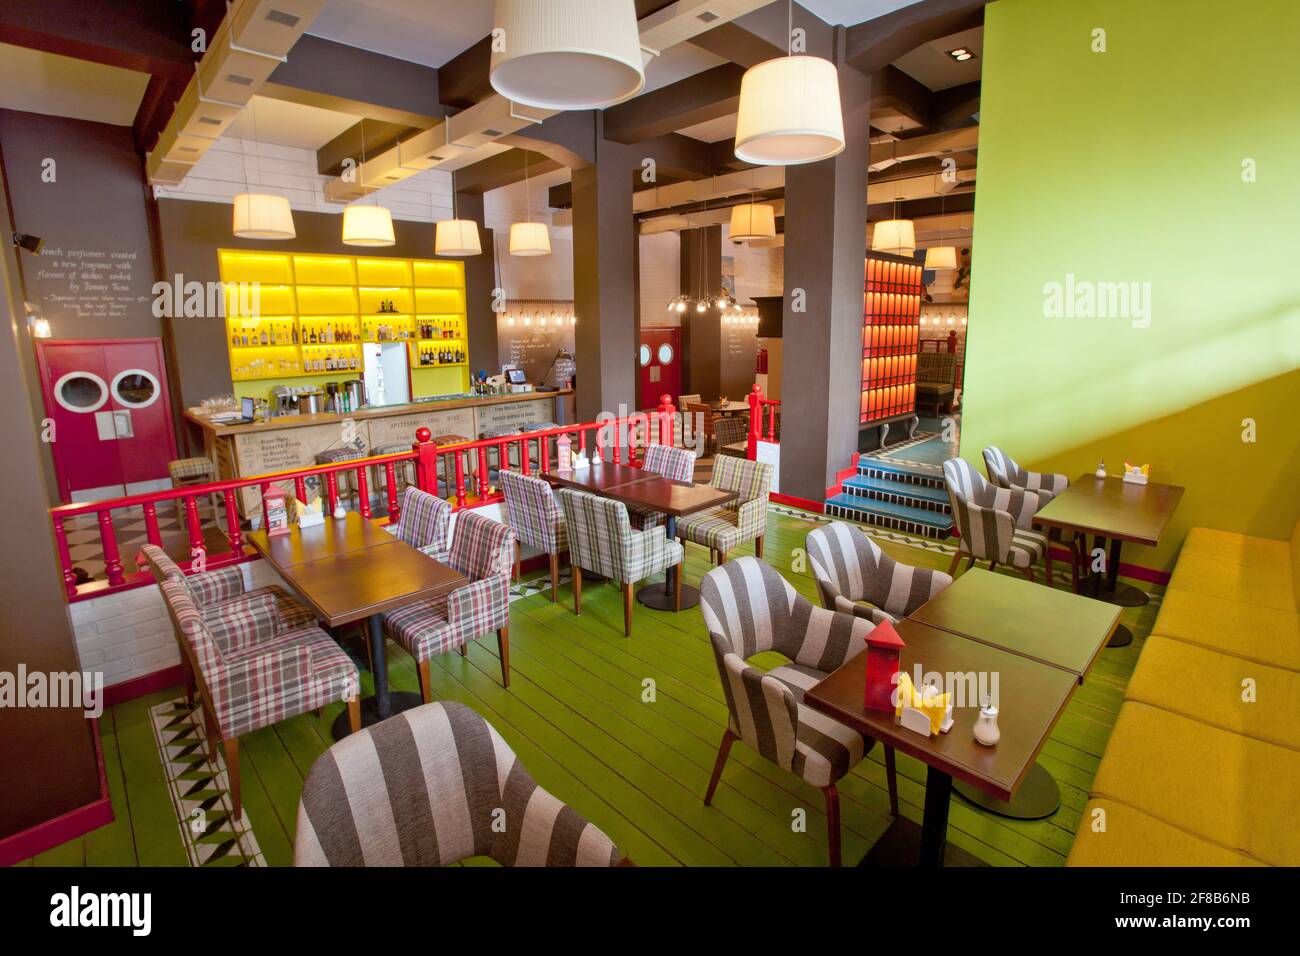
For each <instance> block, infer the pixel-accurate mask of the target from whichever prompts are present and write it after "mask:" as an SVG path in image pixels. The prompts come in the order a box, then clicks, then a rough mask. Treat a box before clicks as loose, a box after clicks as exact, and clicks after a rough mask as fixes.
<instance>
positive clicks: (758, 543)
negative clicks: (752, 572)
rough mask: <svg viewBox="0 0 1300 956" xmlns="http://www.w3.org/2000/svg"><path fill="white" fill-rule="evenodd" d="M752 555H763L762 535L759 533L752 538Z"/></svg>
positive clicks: (757, 556) (759, 556) (758, 556)
mask: <svg viewBox="0 0 1300 956" xmlns="http://www.w3.org/2000/svg"><path fill="white" fill-rule="evenodd" d="M754 557H756V558H761V557H763V535H761V534H760V535H759V536H758V537H757V538H755V539H754Z"/></svg>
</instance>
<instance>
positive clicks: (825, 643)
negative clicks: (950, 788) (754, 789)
mask: <svg viewBox="0 0 1300 956" xmlns="http://www.w3.org/2000/svg"><path fill="white" fill-rule="evenodd" d="M700 604H701V609H702V610H703V612H704V623H705V626H706V627H707V628H708V631H709V640H710V642H711V643H712V644H713V656H714V658H715V660H716V662H717V665H718V675H719V677H720V678H721V679H722V691H723V694H724V695H725V696H726V699H727V710H728V711H730V715H731V716H730V719H729V720H728V723H727V730H726V732H725V733H724V734H723V735H722V744H721V746H719V748H718V759H717V762H716V763H715V764H714V767H713V776H712V777H711V778H710V780H709V789H708V791H707V792H706V793H705V795H704V803H705V804H706V805H707V804H709V803H710V802H712V800H713V793H714V791H715V790H716V789H717V786H718V781H719V780H720V779H721V778H722V770H723V767H724V766H725V765H726V762H727V755H728V754H729V753H730V752H731V745H732V743H733V742H735V741H736V740H741V741H744V742H745V743H746V744H748V745H749V746H750V747H752V748H753V749H754V750H756V751H758V753H759V754H761V755H762V756H764V757H766V758H767V759H768V760H770V761H772V762H773V763H775V764H776V765H777V766H779V767H781V768H783V769H785V770H789V771H790V772H791V773H794V774H796V775H797V776H798V777H800V778H801V779H802V780H804V781H805V782H806V783H810V784H812V785H813V786H815V787H820V788H821V790H822V793H823V795H824V796H825V798H826V831H827V839H828V842H829V845H830V863H831V866H839V865H840V802H839V800H840V798H839V791H837V790H836V789H835V782H836V781H837V780H839V779H840V778H842V777H843V776H844V775H845V774H847V773H848V772H849V771H850V770H852V769H853V768H854V767H856V766H857V765H858V764H859V763H861V762H862V759H863V757H865V756H866V755H867V751H869V750H870V749H871V745H872V744H874V743H875V741H874V740H872V739H871V738H868V737H863V736H862V735H861V734H859V733H858V732H857V731H856V730H854V729H853V728H851V727H847V726H845V725H844V724H841V723H840V722H839V721H837V720H834V719H832V718H831V717H828V716H826V715H825V714H823V713H821V712H820V711H816V710H813V709H812V708H811V707H805V706H804V703H803V695H804V692H805V691H806V690H808V688H810V687H813V686H814V685H816V684H817V683H819V682H820V681H821V680H822V678H824V677H825V676H826V675H827V674H829V673H830V672H831V671H833V670H835V669H836V668H837V667H839V666H840V665H841V664H843V663H844V662H845V661H846V660H848V659H849V658H850V657H853V656H854V655H856V654H858V653H860V652H862V651H864V650H866V646H867V645H866V641H865V640H864V638H865V637H866V636H867V635H868V634H870V633H871V631H872V630H873V629H874V628H875V625H874V624H872V623H871V622H869V621H866V620H863V619H862V618H860V617H855V616H853V615H850V614H838V613H836V612H834V611H828V610H826V609H824V608H819V607H814V606H813V605H812V604H810V603H809V602H808V601H807V600H806V599H805V598H803V597H802V596H800V595H799V594H798V593H797V592H796V591H795V589H794V588H793V587H791V586H790V584H789V583H788V582H787V581H785V580H784V579H783V578H782V577H781V575H779V574H778V573H777V572H776V570H775V569H773V568H772V567H770V566H769V565H767V564H765V563H763V562H762V561H760V560H758V559H757V558H750V557H744V558H737V559H736V560H734V561H730V562H728V563H727V564H724V565H722V566H721V567H717V568H714V569H713V570H712V571H710V572H709V573H708V574H706V575H705V576H704V580H703V581H702V582H701V585H700ZM763 651H777V652H778V653H780V654H784V655H785V656H786V657H788V658H789V659H790V661H791V663H789V664H785V665H782V666H780V667H776V668H773V669H772V670H770V671H767V672H766V673H764V672H763V671H761V670H759V669H758V668H757V667H754V666H753V665H751V664H749V663H747V661H748V659H749V658H751V657H753V656H754V655H755V654H758V653H761V652H763ZM885 773H886V778H887V780H888V784H889V809H890V812H891V813H892V814H893V815H894V816H897V815H898V787H897V784H896V782H895V773H894V751H893V748H891V747H886V748H885Z"/></svg>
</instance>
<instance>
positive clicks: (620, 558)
mask: <svg viewBox="0 0 1300 956" xmlns="http://www.w3.org/2000/svg"><path fill="white" fill-rule="evenodd" d="M556 497H557V498H559V500H560V508H561V509H563V511H564V522H565V524H566V525H568V529H569V564H570V565H572V567H573V613H575V614H581V613H582V572H583V571H590V572H591V573H592V574H599V575H602V576H604V577H606V578H609V580H610V581H613V582H615V583H616V584H618V585H619V586H620V587H621V588H622V591H623V633H624V635H625V636H627V637H631V636H632V603H633V602H632V586H633V585H634V584H636V582H638V581H640V580H642V579H643V578H648V577H650V576H651V575H652V574H658V573H659V572H660V571H666V570H667V569H668V568H671V567H677V569H678V572H677V575H676V578H677V583H678V588H677V592H676V594H675V595H674V603H673V609H674V610H680V609H681V596H682V595H681V587H680V585H681V580H682V575H681V568H680V565H681V563H682V557H683V555H684V554H685V549H684V548H683V547H682V546H681V545H680V544H679V543H677V542H676V541H669V540H668V538H667V536H666V535H665V533H664V529H663V528H647V529H646V530H645V531H636V530H634V529H633V528H632V524H631V521H630V520H629V519H628V514H627V506H626V505H625V504H623V502H621V501H614V500H612V499H610V498H601V497H599V496H597V495H589V494H586V493H585V492H581V491H570V490H569V489H567V488H562V489H560V491H559V493H558V494H557V495H556Z"/></svg>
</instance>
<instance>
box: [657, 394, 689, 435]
mask: <svg viewBox="0 0 1300 956" xmlns="http://www.w3.org/2000/svg"><path fill="white" fill-rule="evenodd" d="M676 414H677V410H676V409H674V408H673V399H672V396H671V395H660V396H659V444H661V445H668V446H670V447H671V446H672V445H674V444H676V442H674V440H673V424H674V422H673V418H674V416H675V415H676ZM682 434H683V436H685V431H683V432H682Z"/></svg>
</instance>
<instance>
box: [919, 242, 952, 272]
mask: <svg viewBox="0 0 1300 956" xmlns="http://www.w3.org/2000/svg"><path fill="white" fill-rule="evenodd" d="M925 267H926V268H927V269H956V268H957V247H956V246H932V247H931V248H929V249H926V250H925Z"/></svg>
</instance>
